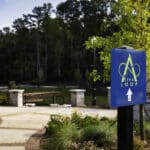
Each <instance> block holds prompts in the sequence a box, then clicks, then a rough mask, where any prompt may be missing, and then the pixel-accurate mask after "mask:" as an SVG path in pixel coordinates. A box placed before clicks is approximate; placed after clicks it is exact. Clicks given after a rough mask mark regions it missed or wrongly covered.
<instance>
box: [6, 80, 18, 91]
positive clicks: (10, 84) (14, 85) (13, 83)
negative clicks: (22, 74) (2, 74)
mask: <svg viewBox="0 0 150 150" xmlns="http://www.w3.org/2000/svg"><path fill="white" fill-rule="evenodd" d="M8 88H9V89H16V88H17V85H16V81H9V84H8Z"/></svg>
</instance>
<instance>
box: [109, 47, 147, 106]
mask: <svg viewBox="0 0 150 150" xmlns="http://www.w3.org/2000/svg"><path fill="white" fill-rule="evenodd" d="M145 101H146V55H145V52H144V51H137V50H130V49H117V48H115V49H112V51H111V106H112V107H121V106H129V105H135V104H142V103H144V102H145Z"/></svg>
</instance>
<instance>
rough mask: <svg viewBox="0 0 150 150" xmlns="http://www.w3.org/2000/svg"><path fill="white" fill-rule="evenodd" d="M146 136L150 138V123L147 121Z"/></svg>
mask: <svg viewBox="0 0 150 150" xmlns="http://www.w3.org/2000/svg"><path fill="white" fill-rule="evenodd" d="M145 137H146V139H148V140H150V123H145Z"/></svg>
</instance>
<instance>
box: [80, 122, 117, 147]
mask: <svg viewBox="0 0 150 150" xmlns="http://www.w3.org/2000/svg"><path fill="white" fill-rule="evenodd" d="M82 140H83V141H94V144H96V145H97V146H98V147H105V146H109V145H111V144H113V142H115V138H114V136H113V132H112V131H111V129H110V127H109V126H108V124H104V123H101V124H100V125H91V126H88V127H86V128H84V129H83V131H82Z"/></svg>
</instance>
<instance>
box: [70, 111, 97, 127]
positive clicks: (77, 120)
mask: <svg viewBox="0 0 150 150" xmlns="http://www.w3.org/2000/svg"><path fill="white" fill-rule="evenodd" d="M71 122H72V123H74V124H75V125H76V126H77V127H78V129H82V128H84V127H87V126H90V125H91V124H92V125H99V124H100V120H99V118H98V117H91V116H85V117H84V118H83V117H82V116H81V115H79V113H77V112H74V113H73V114H72V116H71Z"/></svg>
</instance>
